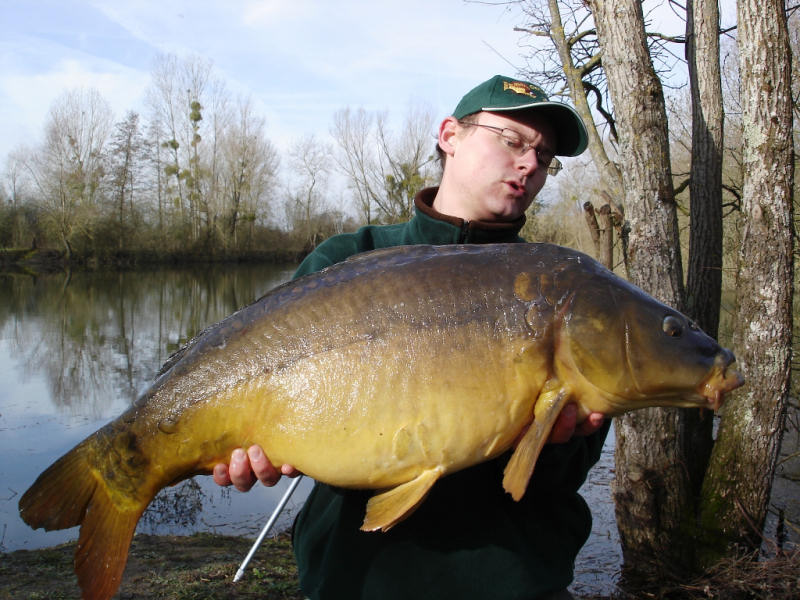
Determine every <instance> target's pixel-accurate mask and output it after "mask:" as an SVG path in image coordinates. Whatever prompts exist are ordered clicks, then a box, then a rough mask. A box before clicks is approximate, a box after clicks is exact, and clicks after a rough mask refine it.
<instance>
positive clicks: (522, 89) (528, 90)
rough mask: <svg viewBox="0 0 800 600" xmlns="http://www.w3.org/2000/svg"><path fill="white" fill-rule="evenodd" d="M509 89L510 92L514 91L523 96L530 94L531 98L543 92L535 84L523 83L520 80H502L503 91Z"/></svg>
mask: <svg viewBox="0 0 800 600" xmlns="http://www.w3.org/2000/svg"><path fill="white" fill-rule="evenodd" d="M506 90H511V91H512V92H516V93H517V94H523V95H525V96H530V97H531V98H538V97H540V96H541V95H542V94H544V92H543V91H542V90H541V89H540V88H537V87H535V86H531V85H528V84H527V83H523V82H521V81H504V82H503V91H504V92H505V91H506Z"/></svg>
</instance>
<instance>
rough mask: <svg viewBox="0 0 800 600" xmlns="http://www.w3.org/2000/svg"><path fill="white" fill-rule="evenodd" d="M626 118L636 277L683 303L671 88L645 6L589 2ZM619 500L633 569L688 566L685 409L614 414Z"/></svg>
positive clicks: (623, 130) (621, 127) (622, 129)
mask: <svg viewBox="0 0 800 600" xmlns="http://www.w3.org/2000/svg"><path fill="white" fill-rule="evenodd" d="M590 6H591V9H592V12H593V14H594V18H595V24H596V26H597V34H598V38H599V41H600V46H601V48H602V52H603V66H604V69H605V72H606V77H607V79H608V86H609V91H610V93H611V97H612V98H613V101H614V108H615V112H616V117H617V124H618V132H619V143H620V159H621V166H622V175H623V177H622V179H623V181H624V182H625V191H624V209H625V216H626V217H627V218H628V219H629V223H630V234H629V241H628V259H629V261H630V275H631V278H632V280H633V283H635V284H636V285H638V286H639V287H641V288H643V289H645V290H647V291H648V292H650V293H651V294H652V295H653V296H655V297H657V298H659V299H660V300H662V301H664V302H666V303H667V304H669V305H671V306H674V307H675V308H677V309H679V310H682V309H683V304H684V302H683V295H684V288H683V274H682V266H681V255H680V246H679V239H678V222H677V211H676V205H675V201H674V195H673V189H672V180H671V170H670V155H669V143H668V134H667V116H666V110H665V104H664V95H663V90H662V87H661V82H660V81H659V79H658V77H657V75H656V73H655V70H654V68H653V65H652V61H651V59H650V55H649V52H648V47H647V40H646V37H645V28H644V19H643V15H642V8H641V3H640V2H638V1H637V0H613V1H612V0H590ZM615 429H616V435H617V450H616V475H615V482H614V498H615V502H616V513H617V525H618V528H619V532H620V541H621V543H622V551H623V557H624V561H625V570H626V571H627V572H629V573H631V572H634V574H639V575H641V574H643V573H644V572H646V571H647V570H648V568H649V567H650V566H654V565H656V564H659V563H660V564H665V565H672V564H682V563H683V562H684V561H685V559H686V558H687V556H689V555H690V549H691V541H690V540H689V539H688V536H685V535H683V531H684V525H685V523H686V521H687V520H688V519H689V518H690V515H691V512H692V502H691V493H690V488H689V480H688V477H687V475H686V469H685V464H684V448H683V416H682V414H681V412H680V411H679V410H677V409H669V410H665V409H646V410H641V411H635V412H633V413H628V414H627V415H625V416H623V417H620V418H618V419H616V420H615Z"/></svg>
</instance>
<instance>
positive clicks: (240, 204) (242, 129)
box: [213, 100, 279, 248]
mask: <svg viewBox="0 0 800 600" xmlns="http://www.w3.org/2000/svg"><path fill="white" fill-rule="evenodd" d="M265 130H266V123H265V121H264V119H263V118H262V117H259V116H257V115H255V114H253V108H252V104H251V103H250V102H249V101H248V100H242V101H240V102H239V103H238V105H237V107H236V113H235V116H234V118H233V119H232V120H231V123H230V124H229V125H228V126H227V127H226V129H225V131H224V132H223V133H221V134H220V136H219V137H220V147H221V149H220V151H219V152H218V154H219V159H218V160H215V161H214V162H215V164H216V163H217V162H218V163H219V164H216V166H215V167H214V172H216V173H218V179H219V180H220V183H219V190H218V195H219V201H218V202H215V203H214V206H216V208H215V210H216V211H218V212H217V214H218V217H219V218H218V217H216V216H215V217H214V218H213V220H214V221H215V222H217V223H221V224H224V227H223V235H224V238H225V239H226V240H227V242H228V243H229V245H231V246H232V247H234V248H240V247H241V239H240V233H241V229H242V224H243V223H249V224H250V226H251V227H252V225H253V224H254V223H255V221H256V218H257V216H258V215H259V214H264V213H265V212H266V208H267V202H268V200H269V198H270V196H271V194H272V190H273V188H274V187H275V178H276V176H277V170H278V163H279V159H278V153H277V151H276V150H275V148H274V146H273V145H272V143H271V142H270V141H269V140H268V139H267V137H266V132H265ZM215 154H216V153H215Z"/></svg>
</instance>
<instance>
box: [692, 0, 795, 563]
mask: <svg viewBox="0 0 800 600" xmlns="http://www.w3.org/2000/svg"><path fill="white" fill-rule="evenodd" d="M737 11H738V15H737V16H738V24H739V29H738V47H739V67H740V75H741V87H742V108H743V114H742V121H743V145H744V188H743V194H742V212H743V215H744V219H745V221H744V231H743V237H742V246H741V249H740V254H739V275H738V280H737V285H736V290H737V301H738V304H739V316H738V319H737V322H738V327H737V329H736V332H735V338H734V339H735V341H736V344H735V346H736V348H737V349H738V359H739V364H740V366H741V369H742V371H743V373H744V375H745V377H746V378H747V380H748V385H747V387H746V388H745V389H744V390H743V391H741V392H739V393H737V394H736V395H735V397H734V399H733V401H731V402H729V403H728V405H727V407H726V409H725V416H724V418H723V420H722V423H721V425H720V430H719V434H718V437H717V442H716V444H715V446H714V451H713V456H712V462H711V466H710V469H709V474H708V475H707V477H706V482H705V484H704V486H703V500H704V502H703V512H702V523H703V525H704V527H705V528H707V529H708V530H710V531H712V532H714V533H716V534H718V535H717V537H716V540H717V542H718V545H717V546H716V547H715V548H713V550H715V551H716V553H714V552H712V554H711V558H712V559H713V558H714V557H715V556H717V555H719V554H721V553H724V552H725V549H726V547H727V545H728V544H729V543H730V542H736V543H739V544H744V545H745V546H746V547H748V548H750V549H757V548H758V547H759V544H760V540H761V529H762V527H763V524H764V520H765V517H766V510H767V502H768V500H769V490H770V488H771V481H772V477H773V474H774V470H775V463H776V460H777V456H778V451H779V448H780V440H781V434H782V431H783V422H784V418H785V409H786V397H787V395H788V393H789V376H790V367H791V356H792V353H791V343H792V288H793V285H792V283H793V258H792V254H793V236H792V228H793V208H792V191H793V180H794V157H793V140H792V137H793V136H792V133H793V132H792V92H791V62H790V61H791V58H790V54H791V53H790V49H789V34H788V30H787V20H786V15H785V12H784V5H783V2H782V0H739V2H738V3H737ZM742 448H747V459H746V460H743V457H742V455H741V451H740V450H741V449H742ZM712 540H713V538H712ZM710 541H711V540H710Z"/></svg>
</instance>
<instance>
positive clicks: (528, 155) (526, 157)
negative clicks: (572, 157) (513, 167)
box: [517, 148, 539, 173]
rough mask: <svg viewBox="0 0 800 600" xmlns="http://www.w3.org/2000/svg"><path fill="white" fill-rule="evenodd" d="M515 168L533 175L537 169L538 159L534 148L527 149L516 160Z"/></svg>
mask: <svg viewBox="0 0 800 600" xmlns="http://www.w3.org/2000/svg"><path fill="white" fill-rule="evenodd" d="M517 167H518V168H519V169H520V170H523V171H524V172H525V173H533V172H534V171H535V170H536V169H537V168H538V167H539V157H538V156H536V149H535V148H528V150H527V152H525V154H523V155H522V156H520V157H518V158H517Z"/></svg>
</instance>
